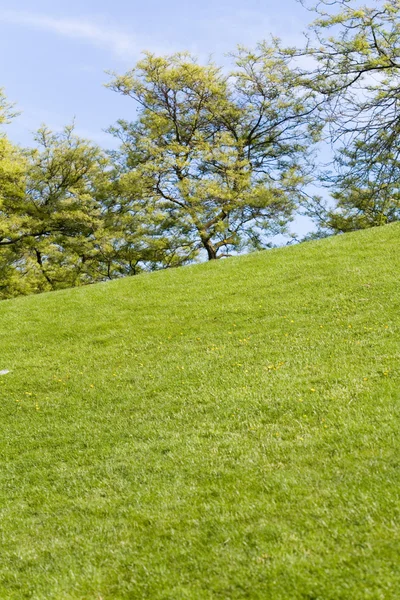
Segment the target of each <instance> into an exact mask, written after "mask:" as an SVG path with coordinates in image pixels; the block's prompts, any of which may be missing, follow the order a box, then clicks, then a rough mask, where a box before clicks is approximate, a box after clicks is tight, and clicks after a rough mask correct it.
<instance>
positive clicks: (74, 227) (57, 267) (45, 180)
mask: <svg viewBox="0 0 400 600" xmlns="http://www.w3.org/2000/svg"><path fill="white" fill-rule="evenodd" d="M35 140H36V143H37V148H35V149H34V150H31V151H24V152H21V151H20V152H19V156H18V162H19V164H23V165H24V177H23V186H21V187H20V189H19V193H8V194H7V195H6V196H5V197H4V198H3V202H2V206H1V209H0V251H2V253H3V256H4V250H5V249H12V250H13V251H14V252H15V254H16V257H17V260H16V261H15V265H14V269H15V271H17V273H18V274H19V275H20V278H23V279H24V280H25V285H27V286H28V289H29V291H43V290H47V289H57V288H60V287H69V286H73V285H78V284H80V283H85V282H89V281H92V280H93V273H92V271H91V265H92V263H93V259H94V257H95V255H96V249H95V245H94V239H95V232H96V230H97V229H98V228H100V226H101V205H100V203H99V201H98V198H97V197H96V193H97V187H99V185H100V183H101V181H102V179H104V178H105V177H106V169H107V165H108V161H107V159H106V157H105V155H104V153H103V152H102V151H100V149H99V148H97V147H96V146H94V145H92V144H90V143H88V142H86V141H85V140H82V139H80V138H78V137H77V136H75V135H74V134H73V128H72V127H66V128H65V129H64V131H63V132H61V133H57V134H54V133H52V132H50V131H49V130H48V129H46V128H42V129H41V130H39V132H38V133H37V135H36V137H35ZM28 282H29V283H28Z"/></svg>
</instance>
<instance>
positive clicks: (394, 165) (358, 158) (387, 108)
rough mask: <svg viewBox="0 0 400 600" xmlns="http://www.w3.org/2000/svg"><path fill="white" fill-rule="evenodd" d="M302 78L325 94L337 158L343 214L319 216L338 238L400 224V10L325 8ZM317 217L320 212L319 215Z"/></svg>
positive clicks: (385, 4) (394, 6) (343, 4)
mask: <svg viewBox="0 0 400 600" xmlns="http://www.w3.org/2000/svg"><path fill="white" fill-rule="evenodd" d="M314 10H315V11H316V12H317V13H318V18H317V19H316V20H315V21H314V23H313V24H312V26H311V35H310V39H309V43H308V45H307V48H306V49H305V51H304V52H305V53H306V54H307V55H308V56H310V57H311V58H312V59H313V61H314V62H313V64H314V69H312V70H311V72H310V71H308V72H305V73H304V76H305V78H306V79H307V81H308V85H309V86H310V88H311V89H313V90H314V91H315V92H316V93H318V94H319V95H320V98H321V99H322V100H321V102H322V103H323V106H324V109H325V120H326V123H327V124H328V127H329V140H330V142H331V143H332V146H333V149H334V153H335V170H334V171H333V173H330V174H329V175H328V176H326V177H325V181H328V182H330V183H331V189H332V188H333V193H332V197H333V198H334V200H336V201H337V210H336V211H335V210H334V211H332V210H325V211H322V212H320V213H319V216H320V217H321V214H322V215H323V218H322V220H321V218H320V219H319V221H320V224H321V223H322V225H323V226H327V227H328V229H331V230H333V231H347V230H352V229H358V228H364V227H372V226H376V225H380V224H384V223H388V222H391V221H393V220H397V219H398V218H399V191H398V185H399V184H398V182H399V179H400V172H399V164H400V144H399V134H400V117H399V114H400V113H399V109H400V104H399V102H400V21H399V17H400V4H399V3H398V2H397V0H388V1H377V2H375V3H374V4H373V5H371V6H364V5H360V3H359V2H356V1H354V0H336V1H333V2H331V1H329V2H328V1H325V0H324V1H322V2H319V3H318V5H317V6H316V7H314ZM317 212H318V211H317Z"/></svg>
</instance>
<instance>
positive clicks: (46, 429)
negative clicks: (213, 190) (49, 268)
mask: <svg viewBox="0 0 400 600" xmlns="http://www.w3.org/2000/svg"><path fill="white" fill-rule="evenodd" d="M399 242H400V226H399V225H398V224H396V225H391V226H387V227H381V228H379V229H375V230H369V231H363V232H358V233H354V234H349V235H346V236H340V237H335V238H330V239H327V240H322V241H319V242H312V243H307V244H302V245H298V246H293V247H288V248H284V249H279V250H273V251H267V252H261V253H255V254H252V255H248V256H246V257H240V258H234V259H229V260H226V261H220V262H216V263H208V264H204V265H198V266H193V267H186V268H182V269H179V270H171V271H164V272H158V273H155V274H151V275H143V276H139V277H136V278H132V279H125V280H122V281H117V282H115V281H114V282H111V283H108V284H100V285H96V286H92V287H86V288H80V289H74V290H66V291H62V292H57V293H51V294H44V295H41V296H31V297H27V298H17V299H14V300H10V301H4V302H2V303H0V370H2V369H9V370H10V371H11V372H10V373H9V374H7V375H4V376H1V377H0V398H1V402H0V411H1V420H0V423H1V425H0V427H1V441H0V448H1V451H0V456H1V471H0V477H1V484H0V514H1V527H0V531H1V547H2V559H1V562H0V598H4V599H7V600H9V599H12V600H14V599H15V600H17V599H18V600H20V599H22V598H34V599H35V600H53V599H57V600H60V599H62V600H69V599H90V600H92V599H93V600H100V599H102V600H106V599H107V600H108V599H110V600H118V599H140V598H146V599H147V598H148V599H151V600H158V599H169V600H181V599H182V600H183V599H190V600H191V599H196V600H203V599H214V598H221V599H227V598H229V599H238V598H250V599H260V600H266V599H268V600H297V599H307V600H339V599H343V600H349V599H351V600H358V599H359V600H364V599H384V600H388V599H392V598H393V599H395V598H398V597H399V595H398V594H399V589H400V565H399V551H400V544H399V541H400V540H399V537H400V536H399V533H400V524H399V513H400V502H399V494H400V493H399V490H400V469H399V466H400V464H399V463H400V443H399V421H400V419H399V416H400V366H399V355H400V344H399V333H400V310H399V309H400V295H399V291H400V285H399V273H400V252H399V248H400V243H399Z"/></svg>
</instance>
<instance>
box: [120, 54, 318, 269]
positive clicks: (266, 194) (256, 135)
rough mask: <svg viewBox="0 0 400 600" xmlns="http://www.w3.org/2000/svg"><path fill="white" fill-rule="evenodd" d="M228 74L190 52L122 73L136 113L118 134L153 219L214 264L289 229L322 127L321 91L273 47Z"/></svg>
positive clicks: (245, 57) (124, 160) (240, 61)
mask: <svg viewBox="0 0 400 600" xmlns="http://www.w3.org/2000/svg"><path fill="white" fill-rule="evenodd" d="M235 62H236V64H235V68H234V70H233V71H231V72H230V73H226V72H225V71H224V70H223V69H220V68H218V67H217V66H215V65H214V64H212V63H209V64H207V65H205V66H201V65H199V64H198V63H197V61H196V60H195V59H194V58H193V57H192V56H190V55H188V54H174V55H172V56H166V57H157V56H154V55H152V54H146V55H145V57H144V59H143V60H141V61H140V62H139V63H138V64H137V65H136V67H135V68H134V69H132V70H131V71H129V72H127V73H126V74H124V75H120V76H116V75H115V76H114V78H113V80H112V81H111V83H110V84H109V87H111V88H112V89H113V90H115V91H117V92H119V93H121V94H123V95H125V96H128V97H130V98H132V99H133V100H135V101H136V107H137V109H138V115H137V118H136V120H134V121H132V122H128V121H119V122H118V124H117V125H116V126H115V127H113V128H112V129H111V131H112V132H113V133H114V135H116V136H118V137H119V139H120V140H121V142H122V144H121V150H120V156H119V160H120V163H121V165H122V166H123V169H124V170H125V172H126V177H134V179H135V181H138V180H139V181H140V182H141V186H140V190H139V191H140V194H139V196H140V197H139V196H138V197H137V199H138V200H139V199H140V201H142V202H144V204H145V206H146V211H147V214H148V216H149V219H150V220H151V219H153V218H154V219H155V221H156V222H158V223H160V222H168V223H169V224H170V225H171V226H173V227H174V231H175V236H176V239H177V240H178V239H179V240H180V241H181V242H180V243H181V248H180V252H181V254H182V253H183V255H185V254H186V256H187V257H193V256H195V254H196V253H197V252H198V251H199V250H200V249H205V250H206V252H207V256H208V258H209V259H215V258H218V257H219V256H223V255H225V254H226V253H227V252H228V251H229V250H232V249H235V250H236V251H238V250H241V249H242V248H243V247H245V246H253V247H254V246H256V247H260V246H262V245H263V244H264V243H265V241H266V234H271V233H272V234H274V233H277V232H278V231H282V230H283V229H284V228H285V225H286V224H287V222H288V220H289V219H290V218H291V216H292V214H293V211H294V209H295V207H296V203H297V201H298V199H299V197H300V196H301V193H302V188H303V186H304V184H305V183H306V181H307V170H306V163H307V156H308V150H309V148H310V145H311V144H312V143H313V141H314V140H315V139H316V137H317V135H318V131H319V125H318V121H317V118H316V115H315V110H314V107H315V104H314V102H313V101H312V96H313V92H310V91H309V90H308V91H307V90H305V89H302V88H301V87H300V86H299V81H298V76H297V73H296V71H295V70H292V69H291V68H290V66H289V62H290V58H289V57H284V56H283V55H280V54H279V51H278V49H277V48H276V47H275V46H272V47H268V46H267V45H260V46H258V47H257V49H256V50H255V51H254V52H251V51H247V50H245V49H240V50H239V51H238V54H237V55H236V57H235Z"/></svg>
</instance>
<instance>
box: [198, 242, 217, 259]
mask: <svg viewBox="0 0 400 600" xmlns="http://www.w3.org/2000/svg"><path fill="white" fill-rule="evenodd" d="M201 241H202V242H203V246H204V248H205V249H206V250H207V255H208V260H216V259H217V258H218V257H217V250H216V249H215V247H214V246H213V244H212V243H211V242H210V240H204V239H203V240H201Z"/></svg>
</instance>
